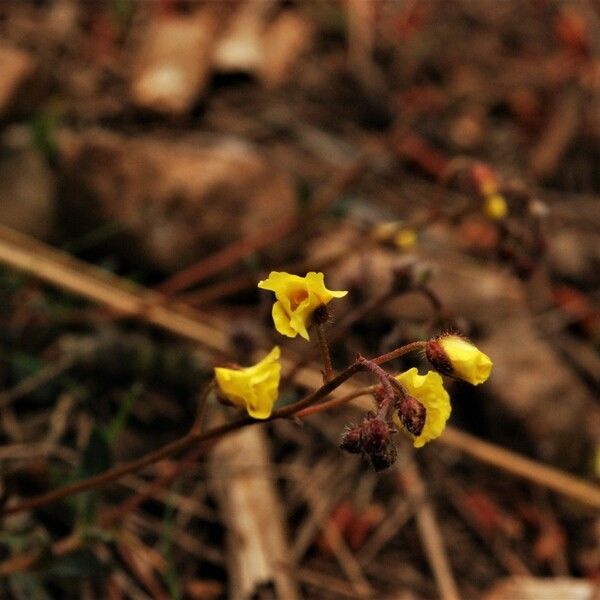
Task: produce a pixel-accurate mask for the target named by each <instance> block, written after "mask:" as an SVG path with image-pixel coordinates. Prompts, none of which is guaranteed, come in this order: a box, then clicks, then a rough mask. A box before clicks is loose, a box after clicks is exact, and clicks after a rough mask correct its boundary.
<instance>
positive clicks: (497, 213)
mask: <svg viewBox="0 0 600 600" xmlns="http://www.w3.org/2000/svg"><path fill="white" fill-rule="evenodd" d="M483 210H484V212H485V214H486V215H487V216H488V217H489V218H490V219H493V220H494V221H501V220H502V219H504V217H506V215H507V214H508V206H507V204H506V200H505V199H504V196H501V195H500V194H491V195H489V196H487V197H486V199H485V205H484V207H483Z"/></svg>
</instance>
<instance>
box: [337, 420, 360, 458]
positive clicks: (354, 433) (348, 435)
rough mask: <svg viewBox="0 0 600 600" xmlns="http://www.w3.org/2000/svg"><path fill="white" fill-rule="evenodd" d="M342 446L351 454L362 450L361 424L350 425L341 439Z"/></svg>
mask: <svg viewBox="0 0 600 600" xmlns="http://www.w3.org/2000/svg"><path fill="white" fill-rule="evenodd" d="M340 448H341V449H342V450H344V451H345V452H349V453H350V454H360V453H361V452H362V444H361V428H360V427H359V426H354V427H348V428H347V429H346V431H345V432H344V433H343V435H342V439H341V440H340Z"/></svg>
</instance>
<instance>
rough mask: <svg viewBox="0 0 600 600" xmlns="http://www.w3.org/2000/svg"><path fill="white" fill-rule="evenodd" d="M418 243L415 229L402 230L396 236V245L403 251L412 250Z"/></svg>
mask: <svg viewBox="0 0 600 600" xmlns="http://www.w3.org/2000/svg"><path fill="white" fill-rule="evenodd" d="M416 243H417V232H416V231H415V230H414V229H401V230H400V231H399V232H398V233H397V234H396V235H395V236H394V244H396V246H397V247H398V248H400V249H402V250H410V249H411V248H412V247H413V246H414V245H415V244H416Z"/></svg>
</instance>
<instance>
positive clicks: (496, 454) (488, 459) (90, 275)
mask: <svg viewBox="0 0 600 600" xmlns="http://www.w3.org/2000/svg"><path fill="white" fill-rule="evenodd" d="M0 261H1V262H4V263H5V264H7V265H9V266H10V267H12V268H14V269H17V270H19V271H23V272H26V273H29V274H30V275H33V276H35V277H37V278H39V279H42V280H44V281H47V282H48V283H51V284H52V285H54V286H57V287H60V288H63V289H66V290H68V291H70V292H73V293H75V294H77V295H79V296H82V297H84V298H88V299H89V300H92V301H94V302H96V303H98V304H102V305H104V306H107V307H108V308H110V309H112V310H114V311H115V312H118V313H121V314H125V315H129V316H131V317H135V318H137V319H139V320H141V321H145V322H148V323H151V324H153V325H155V326H157V327H160V328H162V329H165V330H166V331H169V332H171V333H174V334H176V335H179V336H181V337H184V338H186V339H189V340H192V341H195V342H198V343H200V344H203V345H204V346H206V347H207V348H210V349H212V350H216V351H219V352H225V351H226V350H227V346H228V336H227V335H226V334H225V333H224V332H225V331H227V326H226V325H225V324H224V323H218V324H217V325H218V326H215V323H217V321H216V320H215V319H212V322H213V325H207V324H205V323H203V322H201V321H200V320H199V319H200V316H199V314H198V313H197V312H194V311H192V310H191V309H190V308H189V307H186V306H185V305H181V304H177V305H173V306H171V305H169V306H167V305H165V304H163V303H162V302H163V301H164V297H163V296H161V295H160V294H155V293H153V292H151V291H148V290H145V289H143V288H139V287H137V286H135V285H133V284H131V283H129V282H126V281H123V280H122V279H119V278H118V277H115V276H114V275H112V274H110V273H107V272H106V271H103V270H102V269H99V268H96V267H93V266H90V265H88V264H87V263H84V262H83V261H80V260H78V259H75V258H73V257H70V256H69V255H67V254H65V253H62V252H59V251H57V250H55V249H53V248H51V247H49V246H47V245H46V244H43V243H41V242H38V241H37V240H34V239H33V238H30V237H28V236H26V235H23V234H20V233H18V232H16V231H14V230H12V229H9V228H7V227H2V226H0ZM422 344H423V342H420V343H419V342H417V343H416V346H415V349H416V347H418V346H419V345H421V346H422ZM282 363H283V365H284V368H286V369H287V368H289V367H290V365H291V363H290V361H286V360H283V361H282ZM294 381H295V383H297V384H298V385H302V386H305V387H308V388H315V387H318V386H319V385H320V383H321V381H322V379H321V375H320V373H318V371H316V370H315V369H308V368H306V369H302V370H301V371H299V372H298V373H297V375H296V377H295V378H294ZM345 388H346V389H347V390H348V391H351V390H352V386H351V385H350V384H346V386H345ZM356 402H357V405H358V406H359V407H361V408H363V407H366V410H370V408H371V407H370V405H369V404H368V403H366V402H360V401H356ZM439 441H440V442H441V443H443V444H446V445H448V446H451V447H453V448H456V449H458V450H460V451H461V452H463V453H465V454H467V455H469V456H472V457H473V458H476V459H477V460H480V461H482V462H484V463H487V464H490V465H493V466H495V467H498V468H500V469H503V470H505V471H507V472H509V473H512V474H513V475H516V476H518V477H523V478H524V479H527V480H529V481H533V482H535V483H537V484H539V485H543V486H545V487H548V488H550V489H552V490H554V491H556V492H558V493H560V494H563V495H565V496H567V497H570V498H573V499H575V500H578V501H579V502H582V503H583V504H586V505H588V506H590V507H592V508H600V488H599V487H598V486H596V485H594V484H592V483H590V482H587V481H585V480H582V479H579V478H577V477H573V476H571V475H569V474H567V473H564V472H562V471H559V470H558V469H554V468H552V467H549V466H546V465H543V464H542V463H540V462H538V461H535V460H532V459H529V458H525V457H524V456H521V455H519V454H517V453H515V452H511V451H509V450H505V449H504V448H501V447H499V446H496V445H494V444H490V443H489V442H484V441H482V440H480V439H478V438H476V437H474V436H471V435H469V434H466V433H463V432H461V431H460V430H457V429H455V428H454V427H451V426H448V427H446V430H445V432H444V434H443V435H442V437H441V438H440V440H439Z"/></svg>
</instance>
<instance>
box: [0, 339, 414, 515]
mask: <svg viewBox="0 0 600 600" xmlns="http://www.w3.org/2000/svg"><path fill="white" fill-rule="evenodd" d="M423 343H424V342H415V343H414V344H408V345H407V346H403V347H401V348H398V349H397V350H395V351H393V352H389V353H388V354H384V355H382V356H379V357H377V358H375V359H373V361H371V362H374V363H375V364H376V365H380V364H383V363H384V362H386V361H388V360H392V359H393V358H396V356H401V355H402V354H405V353H406V352H408V351H410V350H414V349H415V348H416V347H420V346H419V344H423ZM415 344H417V346H415ZM409 347H410V350H406V352H401V351H402V350H403V349H405V348H409ZM360 358H361V357H359V358H357V360H355V361H354V362H353V363H352V364H351V365H350V366H349V367H347V368H346V369H344V370H343V371H342V372H341V373H340V374H339V375H337V376H335V377H334V378H333V379H332V380H331V381H328V382H327V383H325V384H324V385H322V386H321V387H320V388H318V389H317V390H315V391H314V392H311V393H310V394H308V395H307V396H305V397H304V398H303V399H302V400H298V401H297V402H294V403H293V404H289V405H288V406H284V407H282V408H280V409H278V410H275V411H273V412H272V413H271V416H270V417H269V419H265V420H268V421H274V420H275V419H286V418H288V417H291V416H294V415H295V414H296V413H298V412H300V411H301V410H304V409H305V408H308V407H309V406H311V405H312V404H314V403H315V402H317V401H318V400H320V399H321V398H324V397H326V396H327V395H329V394H330V393H331V392H332V391H333V390H335V389H336V388H338V387H339V386H340V385H342V383H344V382H345V381H347V380H348V379H350V377H352V376H354V375H356V373H358V372H359V371H362V370H364V369H365V367H364V364H362V363H361V360H360ZM362 360H363V361H364V360H366V359H364V358H363V359H362ZM261 422H263V421H259V420H256V419H253V418H251V417H243V418H241V419H238V420H236V421H231V422H230V423H225V424H224V425H221V426H219V427H215V428H214V429H210V430H208V431H205V432H195V431H190V432H189V433H188V434H187V435H184V436H183V437H181V438H179V439H177V440H175V441H173V442H170V443H169V444H166V445H164V446H163V447H162V448H159V449H158V450H155V451H154V452H150V453H148V454H146V455H144V456H141V457H140V458H138V459H136V460H133V461H131V462H128V463H125V464H122V465H118V466H116V467H114V468H112V469H109V470H107V471H104V472H103V473H99V474H98V475H94V476H93V477H90V478H88V479H84V480H82V481H77V482H75V483H71V484H69V485H65V486H63V487H61V488H58V489H56V490H52V491H50V492H47V493H46V494H42V495H41V496H37V497H34V498H31V499H30V500H26V501H25V502H22V503H21V504H17V505H16V506H13V507H9V508H6V509H5V510H4V511H3V512H2V513H0V514H1V515H2V516H6V515H11V514H15V513H19V512H23V511H25V510H32V509H34V508H39V507H40V506H44V505H46V504H50V503H52V502H57V501H58V500H62V499H63V498H67V497H68V496H72V495H75V494H79V493H81V492H85V491H87V490H91V489H96V488H100V487H103V486H105V485H107V484H108V483H111V482H113V481H116V480H117V479H120V478H121V477H124V476H125V475H129V474H130V473H134V472H136V471H139V470H140V469H143V468H144V467H146V466H148V465H151V464H154V463H156V462H158V461H160V460H162V459H164V458H167V457H169V456H171V455H172V454H176V453H178V452H182V451H183V450H187V448H189V447H190V446H193V445H194V444H200V443H204V442H208V441H211V440H216V439H218V438H220V437H222V436H224V435H226V434H228V433H230V432H232V431H236V430H238V429H241V428H242V427H247V426H248V425H256V424H258V423H261Z"/></svg>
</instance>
